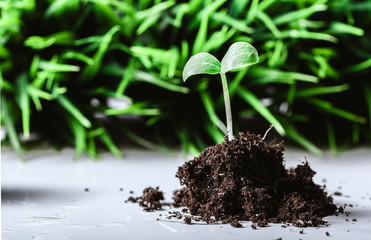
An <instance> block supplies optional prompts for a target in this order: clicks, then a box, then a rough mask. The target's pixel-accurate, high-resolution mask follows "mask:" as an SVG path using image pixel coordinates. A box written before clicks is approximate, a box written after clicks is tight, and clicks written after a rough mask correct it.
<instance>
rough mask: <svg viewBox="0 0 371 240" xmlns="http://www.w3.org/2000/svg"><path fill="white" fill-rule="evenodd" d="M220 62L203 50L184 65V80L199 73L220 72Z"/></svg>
mask: <svg viewBox="0 0 371 240" xmlns="http://www.w3.org/2000/svg"><path fill="white" fill-rule="evenodd" d="M220 68H221V65H220V62H219V60H218V59H216V58H215V57H214V56H213V55H211V54H209V53H206V52H201V53H197V54H196V55H194V56H192V57H191V58H190V59H189V60H188V61H187V63H186V65H185V66H184V70H183V81H186V80H187V79H188V78H189V77H190V76H193V75H197V74H217V73H220Z"/></svg>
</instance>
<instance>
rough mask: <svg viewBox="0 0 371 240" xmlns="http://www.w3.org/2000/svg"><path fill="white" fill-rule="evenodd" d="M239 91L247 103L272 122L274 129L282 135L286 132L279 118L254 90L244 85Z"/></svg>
mask: <svg viewBox="0 0 371 240" xmlns="http://www.w3.org/2000/svg"><path fill="white" fill-rule="evenodd" d="M237 91H238V94H239V95H240V97H241V98H242V99H244V100H245V101H246V102H247V103H249V104H250V105H251V106H252V107H253V108H254V109H255V110H256V111H257V112H258V113H259V114H260V115H262V116H263V117H264V118H265V119H266V120H267V121H268V122H270V123H271V124H272V125H273V126H274V129H276V131H277V132H278V133H279V134H281V136H284V135H285V134H286V133H285V129H284V128H283V126H282V124H281V123H280V122H279V121H278V120H277V118H276V117H275V116H273V114H272V113H271V112H270V111H269V110H268V108H266V107H265V106H264V105H263V104H262V103H261V102H260V100H259V99H258V98H257V97H256V96H255V95H254V94H253V93H252V92H250V91H249V90H247V89H245V88H243V87H240V88H239V89H238V90H237Z"/></svg>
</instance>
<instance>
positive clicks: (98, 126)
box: [0, 0, 371, 158]
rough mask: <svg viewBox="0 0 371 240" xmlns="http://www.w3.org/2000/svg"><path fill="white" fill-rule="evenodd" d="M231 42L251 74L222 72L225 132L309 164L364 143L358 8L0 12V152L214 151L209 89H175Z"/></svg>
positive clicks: (106, 0)
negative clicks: (206, 56)
mask: <svg viewBox="0 0 371 240" xmlns="http://www.w3.org/2000/svg"><path fill="white" fill-rule="evenodd" d="M92 26H94V27H92ZM240 41H243V42H252V41H253V44H254V47H255V48H256V49H259V64H258V65H255V66H254V67H251V68H244V69H242V70H241V71H239V72H238V73H228V81H229V86H228V87H229V93H230V101H231V105H232V106H233V120H234V122H236V121H238V122H239V124H238V125H236V124H235V126H234V128H235V132H237V131H246V130H247V129H246V127H245V126H248V129H249V130H250V131H252V132H262V131H264V130H263V129H259V128H254V126H253V124H252V123H255V122H262V121H263V122H264V125H265V126H267V124H272V125H273V126H274V129H275V130H276V131H277V132H278V133H279V134H281V135H285V138H286V139H287V140H291V141H292V142H293V143H295V144H298V145H300V146H302V147H303V148H305V149H308V150H309V151H311V152H313V153H315V154H321V152H322V149H323V148H324V147H326V146H328V147H329V148H330V149H331V151H332V152H334V153H335V154H337V153H338V152H340V151H341V150H342V149H345V148H347V147H350V146H356V145H360V144H370V142H371V122H370V118H371V100H370V99H371V83H370V81H369V79H370V69H371V61H370V58H371V44H370V43H371V2H370V1H358V0H307V1H273V0H261V1H258V0H230V1H227V0H184V1H174V0H164V1H158V0H138V1H132V0H125V1H123V0H101V1H98V0H38V1H36V0H2V1H0V89H1V125H2V126H3V127H4V129H6V136H5V138H4V139H3V140H2V144H7V143H10V144H11V145H12V146H13V147H14V149H16V150H17V152H22V150H27V149H28V147H29V146H32V144H33V143H34V142H35V141H36V140H40V141H47V142H49V143H50V144H52V145H53V146H55V147H56V148H57V149H59V148H61V147H63V146H66V145H70V146H73V147H74V148H75V149H76V157H78V156H79V155H81V154H88V155H89V156H91V157H93V158H97V157H98V156H99V149H101V150H103V151H105V150H110V151H111V152H112V153H114V154H116V155H117V156H121V152H120V147H121V146H122V144H121V143H122V142H125V143H126V142H127V141H128V140H131V141H134V142H136V143H138V144H140V145H142V146H145V147H149V148H152V149H160V148H161V149H166V148H167V146H168V145H169V143H170V144H172V143H179V144H180V145H181V147H182V151H183V152H184V153H188V152H192V153H193V154H198V153H199V152H200V150H201V149H204V148H205V147H206V146H209V145H210V144H214V143H220V142H221V141H223V139H224V133H225V132H226V126H223V125H224V123H223V121H221V120H220V119H221V118H222V117H223V116H224V115H225V112H224V111H225V110H224V109H225V106H224V102H223V96H222V95H221V94H220V89H219V87H218V85H217V84H211V81H213V77H214V76H211V77H203V78H201V79H199V81H187V82H186V84H185V85H183V84H182V70H183V67H184V65H185V63H186V62H187V60H188V59H189V57H190V56H191V55H194V54H196V53H199V52H208V53H211V54H213V55H214V56H222V55H223V54H224V53H225V52H226V51H227V49H226V48H225V47H224V46H229V45H230V44H232V43H234V42H240ZM112 101H113V102H120V104H119V106H114V105H112V104H110V103H111V102H112ZM204 110H206V111H204ZM132 119H136V123H135V124H133V121H132ZM224 130H225V131H224ZM236 130H237V131H236ZM34 133H36V136H39V138H38V139H34V138H33V136H35V134H34ZM169 136H171V137H172V138H171V139H170V140H169ZM314 142H315V143H316V144H314ZM30 143H31V144H30ZM36 143H37V142H36Z"/></svg>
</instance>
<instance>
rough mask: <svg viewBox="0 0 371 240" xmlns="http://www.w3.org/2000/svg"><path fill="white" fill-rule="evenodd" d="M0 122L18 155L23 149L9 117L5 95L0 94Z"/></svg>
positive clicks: (12, 121)
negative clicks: (0, 121)
mask: <svg viewBox="0 0 371 240" xmlns="http://www.w3.org/2000/svg"><path fill="white" fill-rule="evenodd" d="M1 120H2V123H4V125H5V127H6V131H7V134H8V136H9V140H10V143H11V144H12V146H13V148H14V150H15V151H16V152H17V153H18V154H20V153H22V151H23V149H22V146H21V142H20V141H19V138H18V134H17V130H16V128H15V124H14V120H13V118H12V116H11V115H10V111H9V108H8V101H7V99H6V98H5V94H1Z"/></svg>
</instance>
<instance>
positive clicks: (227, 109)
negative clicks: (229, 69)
mask: <svg viewBox="0 0 371 240" xmlns="http://www.w3.org/2000/svg"><path fill="white" fill-rule="evenodd" d="M220 77H221V78H222V86H223V95H224V105H225V115H226V121H227V135H228V140H229V141H232V140H233V125H232V109H231V100H230V99H229V90H228V83H227V76H226V75H225V73H220Z"/></svg>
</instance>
